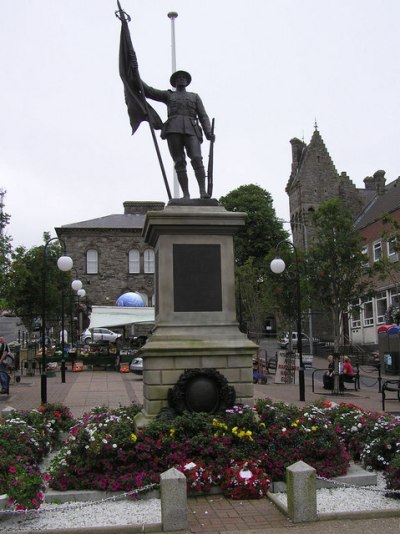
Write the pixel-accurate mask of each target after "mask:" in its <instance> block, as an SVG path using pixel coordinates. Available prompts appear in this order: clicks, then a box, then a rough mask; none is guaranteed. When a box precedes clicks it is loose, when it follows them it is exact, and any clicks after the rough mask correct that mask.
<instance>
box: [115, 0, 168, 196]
mask: <svg viewBox="0 0 400 534" xmlns="http://www.w3.org/2000/svg"><path fill="white" fill-rule="evenodd" d="M117 5H118V11H116V12H115V15H116V16H117V17H118V18H119V20H120V21H121V24H122V26H124V25H125V27H126V32H127V35H128V36H129V44H130V47H131V53H132V54H133V56H134V61H135V64H134V67H135V69H136V72H137V77H138V85H139V89H140V96H141V97H142V101H143V105H144V109H145V112H146V116H147V118H148V123H149V127H150V132H151V136H152V138H153V143H154V148H155V149H156V153H157V158H158V163H159V164H160V169H161V174H162V176H163V180H164V184H165V188H166V190H167V195H168V200H171V199H172V195H171V190H170V188H169V184H168V179H167V174H166V172H165V168H164V163H163V160H162V157H161V152H160V149H159V146H158V142H157V138H156V134H155V133H154V127H153V124H152V122H151V115H150V111H149V105H148V103H147V100H146V97H145V94H144V89H143V83H142V79H141V77H140V74H139V65H138V62H137V58H136V53H135V51H134V49H133V46H132V42H131V38H130V33H129V27H128V22H129V21H130V20H131V17H130V16H129V15H128V14H127V13H126V12H125V11H124V10H123V9H122V7H121V4H120V2H119V0H117Z"/></svg>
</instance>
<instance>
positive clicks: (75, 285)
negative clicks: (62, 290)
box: [71, 267, 86, 341]
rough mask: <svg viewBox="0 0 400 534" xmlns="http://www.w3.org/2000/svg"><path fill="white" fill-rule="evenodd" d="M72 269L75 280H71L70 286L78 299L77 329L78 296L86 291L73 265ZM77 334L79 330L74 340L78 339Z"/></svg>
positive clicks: (83, 294)
mask: <svg viewBox="0 0 400 534" xmlns="http://www.w3.org/2000/svg"><path fill="white" fill-rule="evenodd" d="M73 270H74V271H75V280H72V282H71V288H72V289H73V290H74V291H75V294H76V295H77V299H78V306H77V312H78V325H77V330H78V331H79V316H80V313H79V298H80V297H83V296H85V295H86V291H85V290H84V289H82V286H83V284H82V282H81V281H80V280H79V278H78V270H77V269H76V268H75V267H73ZM78 334H79V332H77V339H76V341H78V340H79V335H78Z"/></svg>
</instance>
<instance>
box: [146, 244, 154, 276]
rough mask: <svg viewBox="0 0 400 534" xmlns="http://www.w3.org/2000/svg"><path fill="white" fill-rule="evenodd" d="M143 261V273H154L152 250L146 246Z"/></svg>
mask: <svg viewBox="0 0 400 534" xmlns="http://www.w3.org/2000/svg"><path fill="white" fill-rule="evenodd" d="M143 263H144V272H145V273H154V250H152V249H151V248H146V250H145V251H144V253H143Z"/></svg>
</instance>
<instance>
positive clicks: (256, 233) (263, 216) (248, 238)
mask: <svg viewBox="0 0 400 534" xmlns="http://www.w3.org/2000/svg"><path fill="white" fill-rule="evenodd" d="M219 201H220V203H221V205H222V206H224V207H225V209H226V210H228V211H236V212H245V213H247V218H246V223H245V225H244V227H243V228H242V229H241V230H240V231H239V232H238V234H237V235H236V236H235V237H234V247H235V265H236V302H237V308H238V318H239V322H240V323H241V326H242V327H244V326H245V325H247V328H248V329H249V330H250V331H251V332H252V337H255V338H256V340H258V338H259V335H260V334H261V333H262V332H264V327H265V320H266V317H267V315H268V314H269V313H271V312H270V309H271V302H270V300H269V299H268V297H267V296H268V284H267V283H266V281H267V279H268V276H269V263H266V261H265V258H266V256H268V254H269V252H270V251H271V250H272V249H273V250H275V248H276V246H277V244H278V243H279V242H280V241H282V240H284V239H287V237H288V234H287V232H286V231H285V230H284V229H283V226H282V222H281V221H280V220H279V219H278V218H277V217H276V213H275V209H274V208H273V205H272V198H271V195H270V194H269V193H268V192H267V191H265V189H262V188H261V187H259V186H258V185H254V184H250V185H242V186H240V187H239V188H238V189H235V190H233V191H231V192H230V193H228V194H227V195H226V196H224V197H221V198H220V200H219Z"/></svg>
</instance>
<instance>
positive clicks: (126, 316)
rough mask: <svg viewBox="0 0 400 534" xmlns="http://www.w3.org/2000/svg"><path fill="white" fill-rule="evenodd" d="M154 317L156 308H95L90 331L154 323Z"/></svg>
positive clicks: (91, 317) (93, 308)
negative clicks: (92, 329)
mask: <svg viewBox="0 0 400 534" xmlns="http://www.w3.org/2000/svg"><path fill="white" fill-rule="evenodd" d="M154 317H155V313H154V308H149V307H143V306H141V307H137V308H136V307H128V306H93V307H92V313H91V316H90V326H89V329H91V328H102V327H104V328H112V327H115V326H126V325H131V324H135V323H154Z"/></svg>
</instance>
